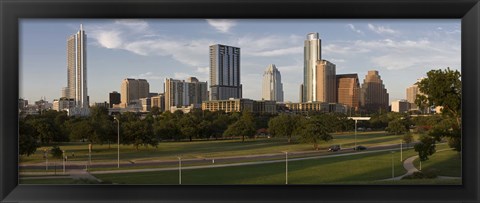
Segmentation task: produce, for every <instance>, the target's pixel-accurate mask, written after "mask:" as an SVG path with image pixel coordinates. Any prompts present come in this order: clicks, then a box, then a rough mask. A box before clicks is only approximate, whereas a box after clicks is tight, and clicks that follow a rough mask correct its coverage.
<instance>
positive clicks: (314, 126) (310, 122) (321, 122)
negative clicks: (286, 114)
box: [295, 116, 333, 150]
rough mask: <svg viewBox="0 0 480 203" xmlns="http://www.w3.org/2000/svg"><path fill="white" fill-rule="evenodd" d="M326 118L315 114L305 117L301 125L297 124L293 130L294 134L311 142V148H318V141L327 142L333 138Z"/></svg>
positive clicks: (304, 140) (305, 141)
mask: <svg viewBox="0 0 480 203" xmlns="http://www.w3.org/2000/svg"><path fill="white" fill-rule="evenodd" d="M328 123H329V122H328V120H326V119H325V117H321V116H315V117H312V118H310V119H305V120H304V121H303V125H299V126H298V127H297V129H296V130H295V134H297V135H299V136H300V137H301V140H302V142H304V143H312V144H313V148H314V149H315V150H318V149H319V148H318V143H320V141H325V142H328V141H330V140H332V139H333V137H332V135H331V134H330V133H331V132H332V129H331V128H330V127H329V126H328Z"/></svg>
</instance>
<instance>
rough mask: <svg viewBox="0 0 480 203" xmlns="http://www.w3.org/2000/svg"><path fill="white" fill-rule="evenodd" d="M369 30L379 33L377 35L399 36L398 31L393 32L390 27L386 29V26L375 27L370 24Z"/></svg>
mask: <svg viewBox="0 0 480 203" xmlns="http://www.w3.org/2000/svg"><path fill="white" fill-rule="evenodd" d="M368 29H370V30H371V31H373V32H375V33H377V34H397V33H399V32H398V31H396V30H393V29H391V28H389V27H384V26H375V25H373V24H370V23H369V24H368Z"/></svg>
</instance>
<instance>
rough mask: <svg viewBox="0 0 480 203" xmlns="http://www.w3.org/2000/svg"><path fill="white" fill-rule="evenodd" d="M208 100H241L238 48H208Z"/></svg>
mask: <svg viewBox="0 0 480 203" xmlns="http://www.w3.org/2000/svg"><path fill="white" fill-rule="evenodd" d="M209 98H210V100H223V99H229V98H242V84H241V82H240V48H237V47H232V46H226V45H221V44H215V45H211V46H210V97H209Z"/></svg>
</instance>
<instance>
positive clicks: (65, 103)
mask: <svg viewBox="0 0 480 203" xmlns="http://www.w3.org/2000/svg"><path fill="white" fill-rule="evenodd" d="M74 107H75V100H74V99H69V98H66V97H62V98H60V99H54V100H53V110H55V111H66V110H67V109H70V108H74Z"/></svg>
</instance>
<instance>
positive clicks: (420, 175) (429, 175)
mask: <svg viewBox="0 0 480 203" xmlns="http://www.w3.org/2000/svg"><path fill="white" fill-rule="evenodd" d="M433 178H437V170H435V169H432V170H425V171H417V172H413V174H412V175H408V176H405V177H403V178H402V179H433Z"/></svg>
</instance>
